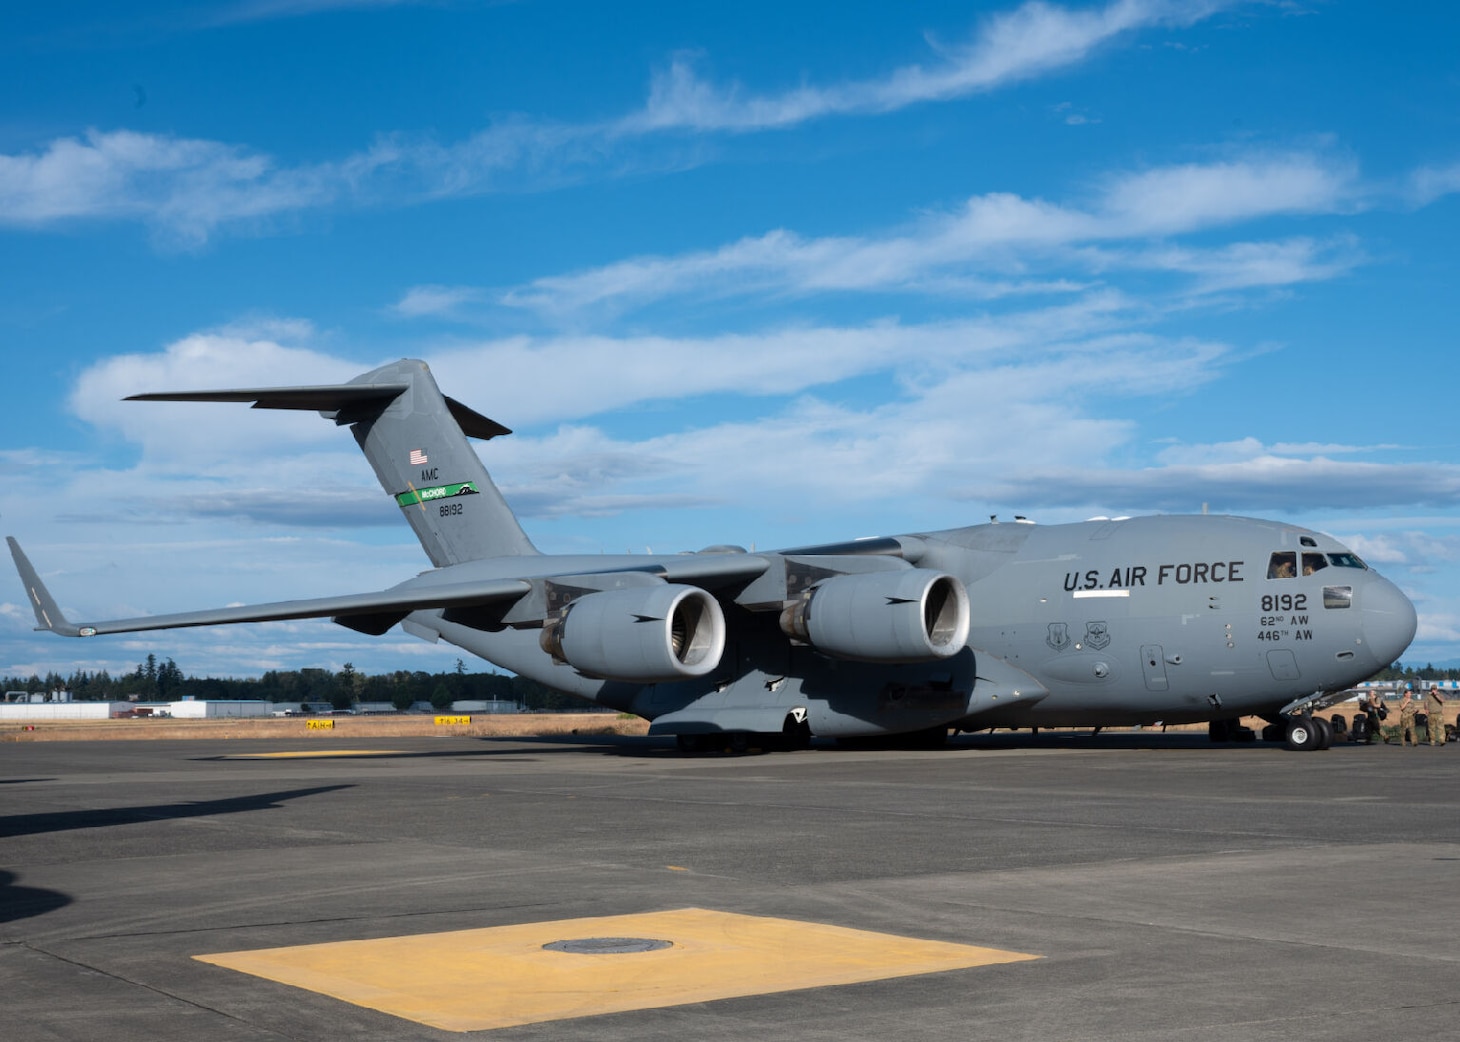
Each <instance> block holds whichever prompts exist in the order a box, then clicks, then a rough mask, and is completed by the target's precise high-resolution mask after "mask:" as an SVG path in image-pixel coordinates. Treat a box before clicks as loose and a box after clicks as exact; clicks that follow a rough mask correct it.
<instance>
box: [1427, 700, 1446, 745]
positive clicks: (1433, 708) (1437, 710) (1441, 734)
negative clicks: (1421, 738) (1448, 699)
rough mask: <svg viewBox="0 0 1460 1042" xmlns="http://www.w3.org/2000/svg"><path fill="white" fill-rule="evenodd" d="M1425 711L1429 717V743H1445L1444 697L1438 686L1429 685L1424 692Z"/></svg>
mask: <svg viewBox="0 0 1460 1042" xmlns="http://www.w3.org/2000/svg"><path fill="white" fill-rule="evenodd" d="M1425 712H1426V713H1428V714H1429V717H1430V721H1429V723H1430V744H1431V745H1440V746H1443V745H1444V744H1445V699H1444V696H1443V695H1441V694H1440V689H1439V688H1438V687H1431V688H1430V689H1429V691H1428V692H1427V693H1426V694H1425Z"/></svg>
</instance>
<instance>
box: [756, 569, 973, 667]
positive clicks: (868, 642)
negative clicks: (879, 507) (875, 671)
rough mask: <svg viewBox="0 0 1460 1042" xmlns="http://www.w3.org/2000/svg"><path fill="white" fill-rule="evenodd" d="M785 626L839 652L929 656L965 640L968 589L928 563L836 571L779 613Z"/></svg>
mask: <svg viewBox="0 0 1460 1042" xmlns="http://www.w3.org/2000/svg"><path fill="white" fill-rule="evenodd" d="M781 630H782V631H783V632H784V633H785V634H786V635H787V636H788V637H793V638H795V639H797V640H802V641H805V642H806V643H807V644H810V645H811V646H812V647H814V648H815V649H816V650H817V651H820V652H822V653H824V654H827V655H831V656H833V657H835V658H845V659H853V660H856V661H859V662H928V661H931V660H935V659H941V658H948V657H950V656H952V655H956V654H957V653H958V652H959V651H961V650H962V649H963V646H964V644H965V643H966V642H967V640H968V592H967V591H966V590H965V589H964V588H963V584H962V583H961V582H959V581H958V580H957V579H955V578H954V577H953V576H951V575H947V574H944V573H943V572H934V571H929V570H928V569H926V568H906V569H899V570H898V571H889V572H867V573H863V574H858V575H838V576H835V577H834V578H831V579H826V580H823V581H822V582H820V583H818V584H817V585H815V586H813V587H812V588H811V589H810V590H809V591H807V593H806V595H805V596H804V597H802V598H801V599H800V600H798V601H795V602H793V603H791V604H790V605H788V606H787V607H786V609H785V610H784V611H783V612H782V613H781Z"/></svg>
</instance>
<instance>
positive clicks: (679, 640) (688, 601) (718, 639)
mask: <svg viewBox="0 0 1460 1042" xmlns="http://www.w3.org/2000/svg"><path fill="white" fill-rule="evenodd" d="M541 643H542V649H543V650H544V651H546V652H547V653H548V654H549V655H551V656H552V657H553V658H554V659H556V660H558V661H559V662H566V663H567V664H568V665H570V666H572V667H573V668H574V669H576V670H578V672H580V673H584V674H587V675H588V676H592V677H599V678H601V679H604V680H621V681H625V682H628V683H639V684H655V683H660V682H663V681H673V680H685V679H688V678H691V677H702V676H704V675H705V674H706V673H708V672H710V671H711V670H712V669H714V668H715V667H716V666H717V665H719V663H720V655H721V654H722V653H723V652H724V650H725V615H724V613H723V612H722V611H721V610H720V604H719V602H718V601H716V600H715V598H714V597H711V596H710V595H709V594H708V593H706V592H705V591H704V590H701V589H699V588H698V587H694V586H679V585H673V584H668V583H666V584H663V585H658V586H636V587H631V588H629V589H625V590H604V591H602V592H600V593H590V594H585V595H584V596H582V597H579V598H578V599H577V600H575V601H573V602H572V603H571V604H569V605H568V606H567V607H566V608H564V609H563V610H562V611H561V612H559V613H557V614H555V615H552V616H549V617H548V619H547V621H546V623H545V624H544V625H543V629H542V637H541Z"/></svg>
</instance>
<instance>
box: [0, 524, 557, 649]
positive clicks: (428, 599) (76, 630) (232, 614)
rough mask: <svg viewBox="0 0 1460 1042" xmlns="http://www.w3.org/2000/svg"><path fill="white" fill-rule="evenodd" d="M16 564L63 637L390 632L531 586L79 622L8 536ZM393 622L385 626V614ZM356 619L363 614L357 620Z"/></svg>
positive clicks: (413, 590) (494, 583)
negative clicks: (212, 629)
mask: <svg viewBox="0 0 1460 1042" xmlns="http://www.w3.org/2000/svg"><path fill="white" fill-rule="evenodd" d="M5 541H6V542H7V543H9V544H10V554H11V556H12V557H14V558H15V567H16V570H17V571H19V572H20V579H21V582H23V583H24V584H25V591H26V593H27V594H28V595H29V596H30V601H31V607H32V608H33V609H34V610H35V617H36V623H37V626H36V628H37V629H42V630H50V631H51V632H52V633H59V634H61V635H62V636H63V637H94V636H96V635H97V634H101V633H135V632H139V631H142V630H162V629H180V628H183V627H187V626H217V625H221V624H224V623H231V622H277V621H282V620H286V619H318V618H335V619H337V620H338V621H340V622H342V623H343V624H344V625H347V626H351V628H360V627H368V628H365V629H364V630H363V632H377V630H378V632H380V633H383V632H385V630H386V629H389V628H390V625H393V624H394V623H395V622H398V621H399V620H400V619H402V618H404V617H405V616H406V615H409V614H410V613H411V612H413V611H417V610H420V609H424V608H454V607H462V606H465V605H472V606H479V605H484V604H491V603H502V602H508V601H514V600H517V599H518V598H519V597H521V596H522V595H523V594H525V593H527V592H528V590H529V589H531V586H530V584H529V583H527V582H524V581H523V580H521V579H481V580H472V581H469V582H456V583H440V584H437V585H415V586H402V587H396V588H395V589H390V590H381V591H379V592H377V593H354V594H344V595H342V596H338V597H314V598H310V599H308V600H298V601H276V602H274V603H271V604H248V605H241V606H238V607H233V608H214V609H210V610H207V611H188V612H179V613H177V614H174V615H144V616H142V617H140V618H135V619H109V620H106V621H103V622H85V623H75V622H72V621H71V620H69V619H67V618H66V616H65V615H64V614H62V612H61V609H60V607H59V606H58V605H57V604H56V600H55V598H54V597H52V596H51V593H50V591H49V590H47V589H46V587H45V584H44V583H42V582H41V579H40V576H39V575H37V574H36V570H35V568H34V567H33V566H32V565H31V563H30V560H29V558H27V557H26V556H25V553H24V552H23V551H22V550H21V549H20V544H19V543H17V542H16V541H15V539H14V538H13V537H10V536H6V538H5ZM387 619H388V620H390V621H389V623H388V624H385V625H383V626H381V624H382V623H384V622H385V620H387ZM351 620H358V622H352V621H351Z"/></svg>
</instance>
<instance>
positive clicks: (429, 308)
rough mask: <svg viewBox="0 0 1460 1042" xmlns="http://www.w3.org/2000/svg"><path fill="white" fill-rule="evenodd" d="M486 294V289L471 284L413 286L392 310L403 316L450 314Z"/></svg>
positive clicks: (416, 316) (419, 316)
mask: <svg viewBox="0 0 1460 1042" xmlns="http://www.w3.org/2000/svg"><path fill="white" fill-rule="evenodd" d="M485 296H486V291H484V290H481V289H477V288H474V287H471V286H412V287H411V288H410V289H408V290H406V292H405V295H404V296H403V297H401V299H400V300H399V301H397V302H396V304H395V305H394V306H393V307H392V308H391V310H392V311H394V312H395V313H396V314H397V315H400V316H401V317H403V318H422V317H425V316H429V315H436V316H450V315H453V314H455V313H456V312H457V311H458V310H460V308H461V307H462V305H464V304H473V303H477V302H479V301H481V300H482V299H483V298H484V297H485Z"/></svg>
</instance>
